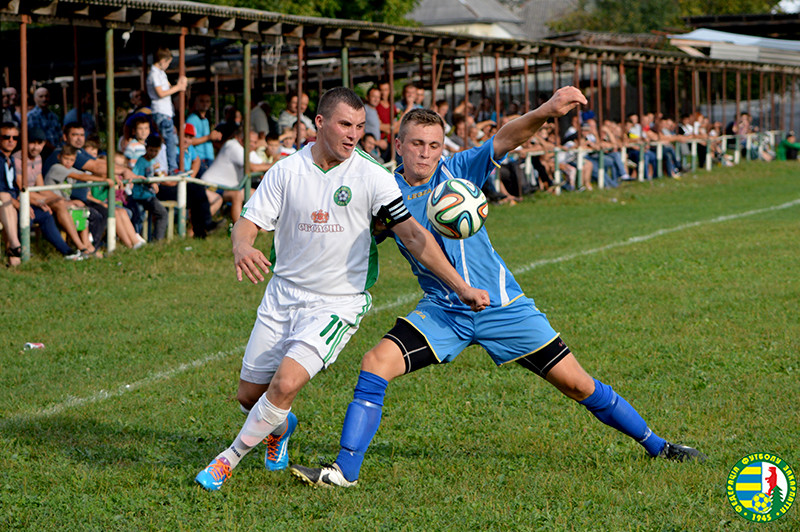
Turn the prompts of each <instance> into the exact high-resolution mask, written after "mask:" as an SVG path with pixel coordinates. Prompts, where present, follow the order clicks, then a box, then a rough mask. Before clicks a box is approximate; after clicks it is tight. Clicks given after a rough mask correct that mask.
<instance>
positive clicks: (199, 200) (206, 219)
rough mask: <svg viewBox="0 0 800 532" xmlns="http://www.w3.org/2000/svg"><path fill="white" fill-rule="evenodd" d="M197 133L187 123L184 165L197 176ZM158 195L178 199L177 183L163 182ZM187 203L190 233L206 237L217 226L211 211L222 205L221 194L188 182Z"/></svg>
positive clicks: (161, 198) (171, 199)
mask: <svg viewBox="0 0 800 532" xmlns="http://www.w3.org/2000/svg"><path fill="white" fill-rule="evenodd" d="M195 133H196V131H195V128H194V126H193V125H192V124H188V123H187V124H186V126H185V127H184V142H185V145H184V147H185V152H184V160H183V167H184V168H186V171H187V172H189V174H190V175H191V177H194V178H197V175H198V173H199V172H200V157H199V156H198V155H197V152H196V151H195V147H194V146H192V144H191V142H192V140H193V139H194V137H195ZM156 196H157V197H158V199H159V200H161V201H177V200H178V187H177V184H174V185H173V184H171V183H162V184H161V186H159V188H158V194H157V195H156ZM186 204H187V207H188V209H189V220H190V221H191V223H192V225H191V228H190V231H191V233H190V234H191V235H192V236H194V237H195V238H205V237H206V235H207V234H208V232H209V231H212V230H213V229H215V228H216V227H217V223H215V222H214V221H213V220H212V218H211V213H212V212H216V211H217V210H219V208H220V207H221V206H222V198H220V196H219V194H216V193H214V192H212V191H210V190H208V189H207V188H206V187H204V186H203V185H199V184H197V183H186Z"/></svg>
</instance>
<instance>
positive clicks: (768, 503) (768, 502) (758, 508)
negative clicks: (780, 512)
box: [750, 493, 772, 514]
mask: <svg viewBox="0 0 800 532" xmlns="http://www.w3.org/2000/svg"><path fill="white" fill-rule="evenodd" d="M750 505H751V509H752V510H753V511H754V512H757V513H760V514H768V513H769V511H770V510H771V509H772V498H771V497H770V496H769V495H767V494H766V493H756V494H755V496H754V497H753V500H752V501H751V503H750Z"/></svg>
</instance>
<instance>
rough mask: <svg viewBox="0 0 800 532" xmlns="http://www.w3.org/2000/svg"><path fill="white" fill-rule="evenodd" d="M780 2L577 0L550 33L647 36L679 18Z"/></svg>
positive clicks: (759, 9)
mask: <svg viewBox="0 0 800 532" xmlns="http://www.w3.org/2000/svg"><path fill="white" fill-rule="evenodd" d="M779 2H780V0H667V1H664V0H640V1H639V2H630V1H628V0H578V6H577V7H576V8H575V9H574V10H573V11H571V12H570V13H568V14H567V15H565V16H564V17H562V18H560V19H558V20H556V21H554V22H552V23H551V24H550V29H552V30H553V31H572V30H589V31H610V32H617V33H647V32H650V31H652V30H665V29H674V28H679V27H682V26H683V21H682V20H681V19H682V17H689V16H697V15H732V14H742V13H767V12H769V11H771V10H772V9H774V8H775V7H776V6H777V5H778V3H779Z"/></svg>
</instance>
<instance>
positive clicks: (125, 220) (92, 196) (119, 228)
mask: <svg viewBox="0 0 800 532" xmlns="http://www.w3.org/2000/svg"><path fill="white" fill-rule="evenodd" d="M94 149H95V148H94V146H89V142H88V141H87V146H86V150H87V151H89V152H91V151H93V150H94ZM116 157H117V158H118V161H117V162H118V163H119V164H125V156H124V155H122V154H119V153H118V154H116ZM109 185H111V186H114V187H115V188H114V219H115V220H116V233H117V238H118V239H119V241H120V242H122V245H124V246H125V247H126V248H128V249H139V248H140V247H142V246H144V245H145V244H147V241H146V240H145V239H144V238H142V237H141V235H139V233H137V232H136V228H135V227H134V226H133V222H132V221H131V214H132V209H131V207H133V208H135V206H134V205H130V206H126V204H125V203H126V200H127V198H126V195H125V191H124V189H123V188H122V186H120V185H118V184H116V183H114V182H111V183H109ZM87 197H88V199H89V200H90V201H94V202H97V203H100V204H102V205H103V207H105V208H106V209H108V185H98V186H96V187H92V188H90V189H89V194H88V196H87Z"/></svg>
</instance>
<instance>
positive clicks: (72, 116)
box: [63, 91, 97, 137]
mask: <svg viewBox="0 0 800 532" xmlns="http://www.w3.org/2000/svg"><path fill="white" fill-rule="evenodd" d="M80 107H81V108H82V109H83V112H82V113H81V114H80V116H78V108H77V107H73V108H72V109H70V110H69V111H68V112H67V114H65V115H64V121H63V123H64V125H65V126H66V125H67V124H69V123H70V122H78V123H79V124H81V125H82V126H83V129H84V131H85V132H86V136H87V137H91V136H92V135H94V134H96V133H97V122H96V121H95V119H94V114H93V113H92V93H91V92H90V91H86V92H84V93H83V94H82V95H81V103H80Z"/></svg>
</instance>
